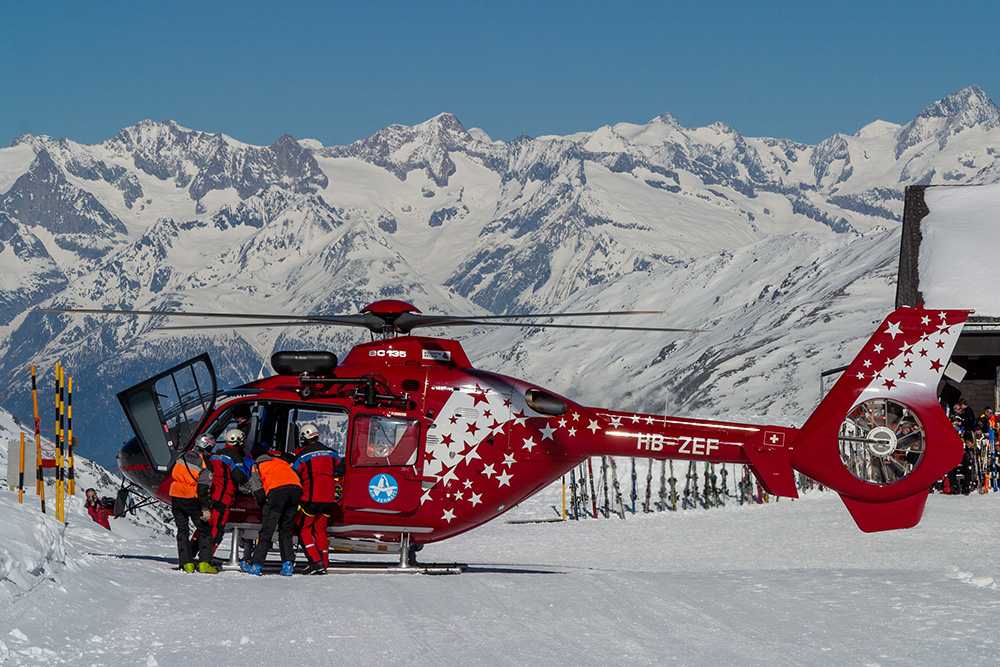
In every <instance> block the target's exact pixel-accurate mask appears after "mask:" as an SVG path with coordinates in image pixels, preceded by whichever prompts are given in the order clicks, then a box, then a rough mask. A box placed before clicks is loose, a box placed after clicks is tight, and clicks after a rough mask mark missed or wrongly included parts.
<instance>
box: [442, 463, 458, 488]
mask: <svg viewBox="0 0 1000 667" xmlns="http://www.w3.org/2000/svg"><path fill="white" fill-rule="evenodd" d="M457 467H458V466H455V467H453V468H448V470H447V472H445V474H444V475H443V476H442V477H441V482H442V483H444V484H447V483H448V482H450V481H452V480H455V481H456V482H457V481H458V474H456V473H455V468H457Z"/></svg>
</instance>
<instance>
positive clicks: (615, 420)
mask: <svg viewBox="0 0 1000 667" xmlns="http://www.w3.org/2000/svg"><path fill="white" fill-rule="evenodd" d="M621 427H622V418H621V417H620V416H618V415H615V416H614V417H612V418H611V428H621Z"/></svg>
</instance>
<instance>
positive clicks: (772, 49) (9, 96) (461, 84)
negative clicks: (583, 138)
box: [0, 0, 1000, 146]
mask: <svg viewBox="0 0 1000 667" xmlns="http://www.w3.org/2000/svg"><path fill="white" fill-rule="evenodd" d="M998 29H1000V2H996V1H981V2H972V1H969V2H963V1H962V0H957V1H953V2H933V3H931V2H921V1H919V0H918V1H913V0H911V1H909V2H897V1H892V2H878V0H866V1H855V0H837V1H836V2H824V3H813V2H802V1H801V0H798V1H794V2H793V1H788V2H785V1H780V2H735V1H722V0H719V1H711V0H685V1H684V2H673V1H670V0H659V1H653V2H628V1H620V2H614V3H612V2H600V3H598V2H587V1H583V0H578V1H576V2H565V3H548V2H542V1H540V0H539V1H536V2H504V1H502V0H501V1H496V2H489V3H486V2H483V3H479V2H474V1H472V0H470V1H466V2H375V1H372V2H364V1H358V2H353V3H342V2H334V1H332V0H326V1H312V0H309V1H305V0H302V1H296V0H286V1H284V2H258V1H255V0H245V1H242V2H211V1H209V0H203V1H201V2H188V1H186V0H174V1H172V2H153V1H146V0H140V1H135V0H130V1H127V2H124V1H120V0H105V1H88V2H74V3H68V2H27V1H25V2H7V3H3V5H2V8H0V96H2V97H0V99H2V103H0V145H2V146H6V145H9V143H10V141H11V140H13V139H14V137H16V136H18V135H19V134H22V133H24V132H30V133H32V134H48V135H51V136H54V137H63V136H65V137H69V138H70V139H73V140H75V141H79V142H83V143H93V142H97V141H102V140H104V139H106V138H108V137H110V136H112V135H114V134H115V133H116V132H117V131H118V130H120V129H121V128H123V127H126V126H129V125H133V124H135V123H136V122H138V121H140V120H142V119H144V118H151V119H153V120H165V119H172V120H176V121H177V122H179V123H180V124H181V125H184V126H186V127H190V128H193V129H198V130H203V131H208V132H224V133H226V134H229V135H231V136H233V137H235V138H236V139H239V140H241V141H245V142H248V143H253V144H269V143H271V142H272V141H274V140H275V139H277V138H278V137H279V136H281V135H282V134H284V133H286V132H287V133H289V134H291V135H293V136H295V137H297V138H307V137H310V138H315V139H319V140H320V141H322V142H323V143H324V144H326V145H332V144H347V143H350V142H352V141H355V140H357V139H362V138H364V137H367V136H369V135H371V134H372V133H374V132H376V131H377V130H379V129H380V128H382V127H384V126H386V125H389V124H392V123H403V124H406V125H412V124H415V123H419V122H421V121H424V120H426V119H428V118H430V117H432V116H434V115H436V114H438V113H441V112H444V111H448V112H451V113H454V114H455V115H456V116H458V118H459V119H460V120H461V121H462V122H463V124H465V126H466V127H481V128H483V129H484V130H485V131H486V132H487V133H488V134H490V135H491V136H492V137H493V138H494V139H504V140H509V139H513V138H514V137H516V136H518V135H521V134H527V135H531V136H537V135H540V134H568V133H571V132H577V131H581V130H593V129H596V128H598V127H600V126H601V125H606V124H611V123H616V122H622V121H627V122H634V123H644V122H646V121H648V120H649V119H651V118H653V117H655V116H658V115H659V114H661V113H663V112H667V111H669V112H671V113H672V114H673V115H674V116H675V117H676V118H677V120H678V121H679V122H680V123H682V124H683V125H687V126H700V125H707V124H709V123H712V122H715V121H717V120H721V121H723V122H726V123H727V124H729V125H731V126H732V127H734V128H735V129H736V130H738V131H739V132H741V133H742V134H744V135H746V136H775V137H787V138H790V139H795V140H797V141H802V142H805V143H816V142H819V141H821V140H822V139H824V138H826V137H828V136H830V135H831V134H833V133H835V132H845V133H853V132H855V131H856V130H858V129H859V128H860V127H862V126H863V125H865V124H866V123H868V122H870V121H873V120H875V119H883V120H888V121H893V122H898V123H905V122H908V121H909V120H911V119H912V118H913V117H914V116H915V115H916V114H918V113H919V112H920V111H921V109H923V108H924V107H925V106H927V105H928V104H931V103H932V102H934V101H936V100H938V99H940V98H942V97H944V96H945V95H947V94H949V93H952V92H955V91H957V90H959V89H961V88H963V87H965V86H967V85H970V84H978V85H979V86H980V87H982V88H983V90H985V91H986V93H987V94H988V95H990V96H991V97H993V98H994V100H997V99H1000V30H998Z"/></svg>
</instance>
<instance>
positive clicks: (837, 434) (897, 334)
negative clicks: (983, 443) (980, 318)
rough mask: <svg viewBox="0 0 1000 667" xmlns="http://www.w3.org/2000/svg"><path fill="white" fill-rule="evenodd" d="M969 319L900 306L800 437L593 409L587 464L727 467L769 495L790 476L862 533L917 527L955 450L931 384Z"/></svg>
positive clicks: (782, 489)
mask: <svg viewBox="0 0 1000 667" xmlns="http://www.w3.org/2000/svg"><path fill="white" fill-rule="evenodd" d="M968 315H969V313H968V311H964V310H963V311H958V310H924V309H922V308H919V309H914V308H901V309H899V310H897V311H895V312H894V313H892V314H891V315H890V316H889V317H887V318H886V319H885V321H884V322H882V324H881V325H880V326H879V328H878V329H877V330H876V332H875V334H874V335H873V336H872V337H871V338H870V339H869V340H868V342H867V343H866V345H865V347H864V348H863V349H862V350H861V352H860V354H858V355H857V357H856V358H855V359H854V362H853V363H852V364H851V365H850V366H849V367H848V368H847V370H846V371H845V372H844V373H843V374H842V375H841V377H840V379H839V380H838V381H837V383H836V384H835V385H834V387H833V389H831V390H830V392H829V393H828V394H827V395H826V397H824V398H823V400H822V401H821V402H820V404H819V407H817V408H816V410H815V411H814V412H813V414H812V415H811V416H810V417H809V419H808V420H807V421H806V423H805V424H804V425H803V426H802V428H801V429H795V428H787V427H781V426H761V425H755V424H734V423H724V422H713V421H704V420H695V419H683V418H676V417H662V416H653V415H641V414H631V413H625V412H613V411H609V410H603V409H593V408H591V409H590V411H591V412H592V414H593V415H594V417H595V418H594V419H593V420H592V421H591V422H590V424H589V426H588V424H586V423H583V424H581V426H584V427H588V429H590V430H592V431H593V435H590V434H588V433H587V432H586V430H587V429H584V435H585V436H587V437H584V438H581V439H577V440H575V441H574V443H575V444H574V448H575V449H576V451H577V452H578V453H579V454H581V455H584V456H595V455H602V454H610V455H625V456H639V457H649V458H651V459H657V460H663V459H681V460H698V461H706V462H710V463H722V462H732V463H741V464H744V465H748V466H750V467H751V469H752V470H753V472H754V473H755V475H756V477H757V479H758V480H759V481H760V484H761V486H762V487H764V489H765V490H766V491H767V492H768V493H772V494H775V495H780V496H791V497H796V496H797V495H798V492H797V489H796V480H795V474H794V471H795V470H797V471H799V472H801V473H803V474H805V475H808V476H809V477H811V478H813V479H814V480H816V481H817V482H819V483H820V484H822V485H824V486H826V487H829V488H831V489H833V490H835V491H837V492H838V493H839V494H840V495H841V498H843V500H844V504H845V505H846V506H847V509H848V510H849V511H850V513H851V516H852V517H853V518H854V520H855V521H856V522H857V524H858V527H859V528H861V529H862V530H864V531H866V532H873V531H879V530H890V529H895V528H909V527H912V526H914V525H916V524H917V522H919V521H920V517H921V514H922V513H923V507H924V502H925V501H926V498H927V493H928V491H929V489H930V486H931V485H932V484H933V483H934V482H936V481H937V480H939V479H940V478H941V477H942V476H943V475H945V474H946V473H947V472H948V471H949V470H951V469H952V468H954V467H955V466H956V465H957V464H958V463H959V461H960V460H961V457H962V443H961V440H960V438H959V436H958V434H957V433H956V431H955V429H954V428H953V427H952V425H951V423H950V422H949V421H948V419H947V417H946V415H945V414H944V411H943V410H942V409H941V406H940V405H939V404H938V400H937V385H938V382H939V381H940V379H941V375H942V374H943V372H944V366H945V365H947V363H948V360H949V358H950V357H951V352H952V350H953V349H954V347H955V343H956V342H957V341H958V336H959V334H960V333H961V330H962V325H963V324H964V323H965V320H966V318H967V317H968Z"/></svg>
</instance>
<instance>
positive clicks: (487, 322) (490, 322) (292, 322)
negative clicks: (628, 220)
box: [35, 308, 710, 333]
mask: <svg viewBox="0 0 1000 667" xmlns="http://www.w3.org/2000/svg"><path fill="white" fill-rule="evenodd" d="M35 310H36V311H39V312H47V313H82V314H89V315H117V316H121V315H148V316H153V317H156V316H160V317H200V318H214V319H227V320H234V319H241V320H266V321H265V322H260V321H257V322H250V323H246V324H197V325H183V326H163V327H155V329H157V330H159V331H179V330H194V329H238V328H251V327H267V326H276V327H288V326H313V325H338V324H339V325H343V326H352V327H364V328H366V329H369V330H370V331H373V332H375V333H384V332H390V331H399V332H403V333H409V332H410V331H412V330H413V329H416V328H419V327H435V326H440V327H450V326H467V327H472V326H486V327H490V326H493V327H525V328H529V329H604V330H621V331H662V332H674V333H703V332H706V331H710V329H683V328H671V327H630V326H617V325H599V324H542V323H537V322H511V321H509V320H518V319H539V318H564V317H596V316H610V317H617V316H622V315H625V316H630V315H660V314H662V313H663V312H664V311H661V310H619V311H603V312H584V313H536V314H532V313H522V314H515V315H481V316H475V315H473V316H463V315H423V314H420V313H412V312H403V313H400V314H399V315H397V316H396V317H395V318H394V319H390V318H383V317H379V316H378V315H376V314H374V313H370V312H366V313H358V314H356V315H296V316H294V317H292V318H289V316H288V315H273V314H269V313H209V312H190V311H172V310H109V309H101V308H35ZM497 320H508V321H503V322H500V321H497Z"/></svg>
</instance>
